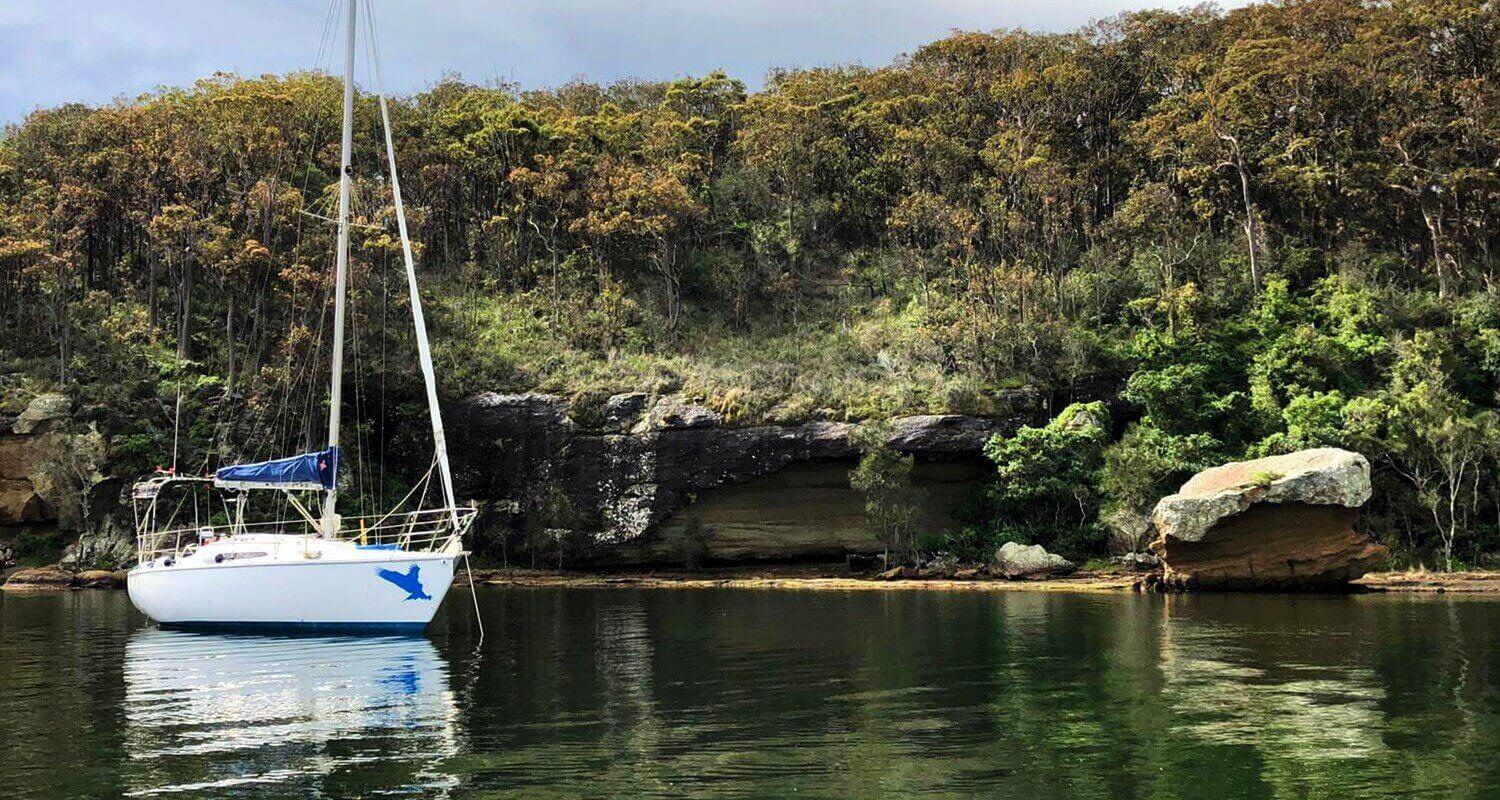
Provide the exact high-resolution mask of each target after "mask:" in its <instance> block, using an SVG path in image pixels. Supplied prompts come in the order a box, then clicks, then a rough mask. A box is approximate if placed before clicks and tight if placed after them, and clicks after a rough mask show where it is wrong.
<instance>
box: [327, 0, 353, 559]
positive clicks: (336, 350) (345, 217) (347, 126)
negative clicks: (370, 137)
mask: <svg viewBox="0 0 1500 800" xmlns="http://www.w3.org/2000/svg"><path fill="white" fill-rule="evenodd" d="M348 2H349V14H348V28H349V31H348V41H347V42H345V45H344V138H343V142H342V145H341V150H340V159H339V161H340V163H339V249H338V256H337V259H336V263H337V266H336V267H335V279H334V304H333V369H332V370H331V373H332V375H331V381H332V388H331V390H330V391H329V396H328V449H329V450H334V449H335V448H337V447H338V446H339V412H340V411H341V410H342V408H341V407H342V406H343V400H344V295H345V284H346V283H347V281H348V272H349V190H350V183H351V182H352V180H353V175H352V171H351V170H350V163H351V161H352V160H353V155H354V152H353V151H354V34H355V30H356V15H357V9H358V8H359V0H348ZM333 458H334V459H335V461H334V464H335V472H334V488H332V489H329V490H328V492H327V494H326V495H325V496H324V498H323V535H324V536H328V537H332V536H333V535H334V534H336V533H337V528H338V514H337V513H335V511H334V506H335V503H336V501H337V500H338V473H337V463H338V461H337V459H338V454H337V452H335V453H334V456H333Z"/></svg>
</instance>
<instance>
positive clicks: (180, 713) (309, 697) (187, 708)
mask: <svg viewBox="0 0 1500 800" xmlns="http://www.w3.org/2000/svg"><path fill="white" fill-rule="evenodd" d="M124 671H125V683H126V696H125V704H124V711H125V718H126V720H125V721H126V733H125V737H124V739H125V748H126V751H127V752H128V754H129V757H130V759H131V763H132V765H133V768H132V769H131V778H132V779H131V780H130V781H129V790H130V793H131V794H133V795H138V796H139V795H152V794H159V793H170V792H178V791H184V790H187V791H204V790H213V789H220V790H222V789H225V788H229V787H234V788H235V791H236V792H246V791H253V789H254V788H255V787H261V788H263V789H264V790H265V791H266V792H267V794H269V795H274V796H294V795H304V794H311V793H319V794H321V793H325V792H329V793H334V794H337V793H339V787H340V786H341V785H352V786H360V785H368V784H369V783H370V780H371V777H372V775H371V773H374V774H375V775H378V776H379V781H378V782H379V783H382V784H385V785H397V786H406V787H410V788H411V790H412V792H413V793H421V794H423V795H429V796H430V795H432V794H434V793H437V794H446V792H447V790H448V789H450V788H451V787H452V786H453V785H454V784H455V783H456V781H455V780H454V779H453V778H451V777H450V776H447V775H444V774H441V773H440V772H437V771H436V770H437V769H438V768H439V767H440V766H441V762H442V760H443V759H445V758H448V757H451V756H453V755H455V754H456V752H457V742H456V736H455V732H454V725H455V721H456V716H457V706H456V703H455V700H454V696H453V693H452V691H451V690H450V688H449V676H448V667H447V664H446V663H445V662H444V661H443V660H442V659H441V658H440V657H439V655H438V653H437V650H436V649H435V648H434V647H433V645H432V643H431V642H429V641H427V640H426V639H419V638H408V637H377V638H369V637H357V638H356V637H265V636H236V635H215V634H196V633H182V632H174V631H163V630H144V631H139V632H137V633H136V634H135V635H133V636H132V637H131V638H130V641H129V642H128V643H127V644H126V653H125V668H124Z"/></svg>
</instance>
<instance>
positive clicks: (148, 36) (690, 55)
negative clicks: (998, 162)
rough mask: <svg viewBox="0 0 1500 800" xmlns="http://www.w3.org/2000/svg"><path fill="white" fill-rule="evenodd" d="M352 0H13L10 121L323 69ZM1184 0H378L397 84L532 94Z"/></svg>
mask: <svg viewBox="0 0 1500 800" xmlns="http://www.w3.org/2000/svg"><path fill="white" fill-rule="evenodd" d="M342 2H343V0H0V123H8V122H18V121H20V120H21V119H23V118H24V117H25V115H26V114H27V113H29V112H31V111H32V110H34V109H36V108H39V107H50V106H55V105H58V104H61V103H66V102H75V101H76V102H85V103H106V102H109V101H111V100H113V99H115V98H119V97H124V98H130V97H134V96H136V95H139V94H141V93H143V92H148V91H151V90H152V89H154V88H157V87H160V86H182V85H188V84H191V83H192V82H193V81H194V80H196V79H198V78H201V77H205V76H208V75H212V74H213V73H215V72H219V71H223V72H237V73H240V74H244V75H259V74H262V73H266V72H288V71H293V70H300V69H309V68H314V67H322V68H325V69H329V70H330V71H337V70H336V69H333V68H334V67H335V66H336V63H341V56H339V55H338V54H337V53H335V52H333V48H332V47H331V46H330V42H329V40H328V39H327V38H325V33H324V32H325V29H326V21H327V20H328V19H329V17H330V10H331V7H332V5H333V4H334V3H338V4H340V5H342ZM1187 4H1188V3H1187V2H1186V1H1185V0H1180V1H1179V0H1156V1H1155V2H1152V0H759V2H755V1H754V0H615V1H614V2H609V1H608V0H375V7H376V20H377V24H378V26H379V35H380V41H381V50H382V62H383V64H384V68H385V75H386V80H387V81H388V82H389V83H390V88H391V89H392V90H393V91H401V92H407V91H415V90H419V89H422V88H424V87H426V86H428V85H430V84H431V83H432V82H434V81H435V80H437V79H438V78H439V77H441V76H442V75H443V74H444V73H455V72H456V73H459V74H461V75H463V76H464V77H465V78H468V79H469V80H473V81H477V82H486V81H494V80H503V81H507V82H513V83H519V84H520V85H521V86H523V87H526V88H536V87H543V86H556V85H558V84H561V83H565V82H567V81H569V80H571V79H574V78H579V77H586V78H589V79H591V80H596V81H600V82H609V81H612V80H615V79H618V78H672V77H678V76H682V75H700V74H703V73H705V72H708V71H710V70H712V69H716V68H722V69H724V70H726V71H727V72H728V73H729V74H730V75H732V76H734V77H737V78H740V79H742V80H744V81H745V82H746V83H747V84H749V85H750V86H751V88H755V87H758V86H759V85H760V83H761V79H762V78H763V77H764V76H765V74H766V72H767V70H769V69H771V68H774V67H794V66H795V67H808V66H817V65H827V64H846V63H861V64H866V65H871V66H876V65H881V64H886V63H889V62H890V61H891V60H892V59H893V58H895V57H896V56H898V55H900V54H902V53H906V52H910V51H911V50H913V49H914V48H916V47H920V46H921V45H923V44H925V43H927V42H930V41H932V40H934V39H937V38H940V37H942V36H944V35H945V34H947V33H948V32H949V31H951V30H955V29H960V30H992V29H996V28H1013V27H1020V28H1028V29H1033V30H1067V29H1071V28H1074V27H1077V26H1080V25H1083V24H1085V23H1087V22H1089V21H1090V20H1093V19H1098V18H1101V17H1106V16H1109V15H1111V14H1114V13H1116V12H1118V11H1121V10H1124V9H1129V8H1143V7H1150V6H1162V5H1167V6H1169V7H1175V6H1178V5H1187Z"/></svg>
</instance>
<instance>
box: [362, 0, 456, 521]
mask: <svg viewBox="0 0 1500 800" xmlns="http://www.w3.org/2000/svg"><path fill="white" fill-rule="evenodd" d="M365 7H366V11H367V13H366V15H365V16H366V20H365V25H366V27H367V29H368V31H369V33H368V36H369V39H370V48H371V51H372V53H373V54H374V57H373V58H372V59H371V64H370V70H371V73H372V74H373V75H374V78H375V90H376V97H377V98H378V100H379V105H380V121H381V127H382V129H383V133H384V134H385V136H384V138H385V154H386V161H387V162H388V164H389V170H390V181H391V197H392V200H393V201H394V203H395V210H396V225H397V227H398V228H399V229H400V232H401V251H402V258H403V266H405V267H406V283H407V291H408V293H409V295H410V297H411V311H412V321H413V323H414V324H413V325H412V328H413V331H414V333H415V334H416V339H417V358H418V366H419V367H420V368H421V371H422V383H423V386H424V388H425V389H426V395H427V410H428V417H429V421H430V422H431V423H432V440H433V441H432V443H433V449H434V450H435V451H437V457H438V475H439V477H440V478H441V479H442V492H443V503H444V508H447V509H448V510H449V512H450V514H451V517H452V522H453V526H454V528H455V529H457V528H458V525H459V519H458V509H457V505H458V504H457V502H456V500H455V497H454V492H453V474H452V471H451V469H450V468H449V466H448V447H447V444H446V442H445V441H444V435H443V418H442V414H441V411H440V410H439V408H438V394H437V376H436V375H435V374H434V370H433V364H432V352H431V348H430V347H429V345H428V342H427V326H426V321H425V320H424V319H423V314H422V295H421V293H420V291H419V290H418V287H417V272H416V264H415V262H414V259H413V257H412V248H411V239H410V237H409V235H408V233H407V229H406V212H405V208H404V206H403V204H402V200H401V178H400V175H399V172H398V170H397V167H396V147H395V142H394V134H393V132H392V131H391V116H390V106H389V102H388V98H387V97H386V91H385V77H384V75H382V74H381V69H380V42H379V39H378V37H377V36H376V31H375V23H374V19H375V4H374V2H373V0H366V2H365Z"/></svg>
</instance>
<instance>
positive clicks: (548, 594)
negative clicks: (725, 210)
mask: <svg viewBox="0 0 1500 800" xmlns="http://www.w3.org/2000/svg"><path fill="white" fill-rule="evenodd" d="M469 599H470V598H469V596H468V595H467V594H466V593H459V592H455V593H454V596H453V597H452V598H451V600H450V602H449V607H448V610H447V611H446V612H445V615H443V616H440V617H439V619H438V621H437V622H436V623H434V626H433V629H432V630H431V631H430V634H429V636H428V637H426V638H405V639H403V638H378V639H352V638H267V637H252V636H219V635H205V634H187V633H176V632H170V631H161V630H157V629H155V628H153V627H152V626H150V625H149V624H147V623H146V622H145V621H144V620H143V619H142V618H141V617H140V616H139V615H138V614H136V613H135V612H133V611H132V610H131V609H130V607H129V603H128V601H127V600H126V598H125V596H124V594H123V593H110V592H76V593H63V594H18V593H4V594H0V797H5V798H12V797H14V798H74V797H119V796H137V797H148V796H175V797H277V798H281V797H313V796H326V797H360V796H376V795H379V796H397V797H401V796H418V797H526V798H545V797H768V798H781V797H791V796H798V797H830V798H835V797H836V798H879V797H915V796H922V797H954V798H959V797H963V798H968V797H1014V798H1025V799H1026V800H1047V799H1049V798H1135V797H1140V798H1147V797H1150V798H1250V797H1268V798H1312V797H1332V798H1340V800H1353V799H1355V798H1394V797H1410V796H1417V795H1419V796H1423V797H1475V798H1478V797H1500V602H1496V601H1493V600H1478V599H1467V600H1466V599H1462V598H1443V597H1429V598H1421V597H1399V596H1357V597H1305V596H1304V597H1297V596H1248V595H1225V596H1197V597H1160V596H1135V595H1109V596H1086V595H1053V594H1040V593H994V594H980V593H938V592H899V591H898V592H853V593H823V592H789V591H750V590H747V591H738V590H712V591H670V590H663V591H626V590H600V591H588V590H481V595H480V603H481V606H482V609H483V613H484V619H485V622H486V625H487V627H488V635H487V637H486V638H485V640H484V642H483V645H482V646H476V641H475V639H474V637H473V636H472V635H471V634H470V630H471V627H472V623H473V619H472V611H471V610H469V609H468V608H467V607H466V606H465V605H464V604H465V603H468V602H469ZM454 601H458V602H454Z"/></svg>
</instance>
